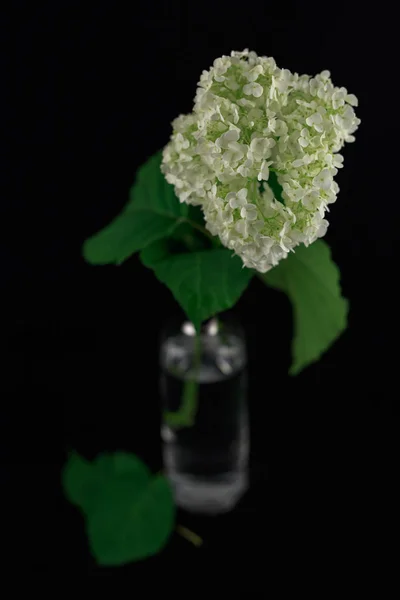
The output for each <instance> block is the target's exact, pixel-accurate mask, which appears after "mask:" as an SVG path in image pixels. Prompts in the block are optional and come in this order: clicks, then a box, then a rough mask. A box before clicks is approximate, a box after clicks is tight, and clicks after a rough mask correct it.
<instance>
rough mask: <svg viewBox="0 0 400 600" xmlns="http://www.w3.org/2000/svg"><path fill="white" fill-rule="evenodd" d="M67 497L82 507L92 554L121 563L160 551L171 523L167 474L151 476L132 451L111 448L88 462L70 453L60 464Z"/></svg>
mask: <svg viewBox="0 0 400 600" xmlns="http://www.w3.org/2000/svg"><path fill="white" fill-rule="evenodd" d="M63 485H64V490H65V494H66V496H67V498H68V499H69V500H70V501H71V502H73V503H74V504H77V505H78V506H79V507H80V508H81V510H82V511H83V512H84V513H85V516H86V519H87V523H86V525H87V533H88V538H89V544H90V548H91V550H92V552H93V555H94V556H95V558H96V559H97V561H98V562H99V564H101V565H110V566H111V565H119V564H125V563H126V562H129V561H133V560H138V559H140V558H145V557H146V556H149V555H151V554H154V553H155V552H158V551H159V550H160V549H161V548H162V547H163V546H164V544H165V543H166V542H167V540H168V537H169V535H170V534H171V532H172V529H173V527H174V520H175V506H174V500H173V496H172V491H171V489H170V486H169V483H168V481H167V479H166V478H165V477H163V476H161V475H156V476H153V475H152V474H151V473H150V471H149V469H148V468H147V467H146V465H145V464H144V463H143V462H142V461H141V460H140V459H139V458H138V457H137V456H135V455H134V454H128V453H126V452H115V453H114V454H102V455H99V456H98V457H97V458H96V459H95V460H94V461H93V462H89V461H87V460H85V459H84V458H82V457H80V456H79V455H78V454H72V455H71V456H70V458H69V460H68V462H67V464H66V466H65V468H64V472H63Z"/></svg>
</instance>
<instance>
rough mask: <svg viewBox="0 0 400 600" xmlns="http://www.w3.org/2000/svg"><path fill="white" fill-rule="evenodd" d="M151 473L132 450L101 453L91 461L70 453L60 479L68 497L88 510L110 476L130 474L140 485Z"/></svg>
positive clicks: (136, 483) (110, 479)
mask: <svg viewBox="0 0 400 600" xmlns="http://www.w3.org/2000/svg"><path fill="white" fill-rule="evenodd" d="M150 476H151V473H150V471H149V469H148V468H147V466H146V465H145V464H144V463H143V462H142V461H141V460H140V459H139V458H138V457H137V456H135V455H134V454H127V453H125V452H115V453H114V454H101V455H99V456H98V457H97V458H96V460H95V461H94V462H93V463H91V462H89V461H88V460H86V459H84V458H82V457H81V456H79V455H78V454H76V453H73V454H72V455H71V456H70V457H69V460H68V462H67V463H66V465H65V467H64V471H63V477H62V479H63V487H64V491H65V495H66V497H67V498H68V500H69V501H70V502H72V503H73V504H76V505H78V506H79V507H80V508H81V510H82V511H83V512H84V513H86V514H88V513H90V511H91V510H93V508H94V507H95V505H96V501H97V496H98V494H99V493H100V491H101V490H102V489H103V488H104V486H107V485H109V484H110V482H112V481H113V480H115V479H117V478H121V477H129V479H130V480H131V481H132V482H133V483H134V484H135V485H137V487H138V488H140V487H142V486H143V485H144V484H146V483H147V481H148V480H149V478H150Z"/></svg>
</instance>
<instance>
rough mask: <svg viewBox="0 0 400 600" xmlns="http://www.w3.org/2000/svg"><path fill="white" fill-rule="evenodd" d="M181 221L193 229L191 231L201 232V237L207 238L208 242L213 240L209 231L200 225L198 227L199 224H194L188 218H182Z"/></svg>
mask: <svg viewBox="0 0 400 600" xmlns="http://www.w3.org/2000/svg"><path fill="white" fill-rule="evenodd" d="M182 221H183V222H185V223H188V224H189V225H190V226H191V227H193V229H197V231H201V233H202V234H203V235H205V236H206V237H208V238H209V239H210V240H212V239H213V238H214V236H213V235H211V233H210V232H209V231H207V229H206V228H205V227H202V226H201V225H199V223H196V221H192V219H189V218H188V217H182Z"/></svg>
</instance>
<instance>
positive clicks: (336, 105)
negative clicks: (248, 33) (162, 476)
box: [161, 50, 360, 273]
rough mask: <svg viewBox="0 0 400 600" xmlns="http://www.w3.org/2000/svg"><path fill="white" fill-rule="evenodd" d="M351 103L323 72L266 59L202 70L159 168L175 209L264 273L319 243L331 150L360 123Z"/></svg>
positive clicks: (249, 56) (330, 193)
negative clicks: (196, 212)
mask: <svg viewBox="0 0 400 600" xmlns="http://www.w3.org/2000/svg"><path fill="white" fill-rule="evenodd" d="M357 105H358V101H357V98H356V97H355V96H354V95H353V94H349V93H348V92H347V90H346V88H343V87H342V88H337V87H334V85H333V84H332V81H331V79H330V73H329V71H323V72H322V73H320V74H319V75H316V76H315V77H309V76H308V75H301V76H299V75H298V74H297V73H295V74H293V73H291V72H290V71H288V70H287V69H280V68H279V67H277V65H276V63H275V61H274V59H273V58H267V57H263V56H257V54H256V53H255V52H249V51H248V50H244V51H243V52H232V53H231V56H222V57H221V58H217V59H216V60H215V61H214V64H213V66H212V67H211V68H210V70H209V71H203V73H202V75H201V78H200V81H199V84H198V88H197V93H196V97H195V101H194V109H193V112H192V113H191V114H189V115H181V116H179V117H178V118H177V119H175V121H174V122H173V134H172V136H171V140H170V142H169V143H168V144H167V146H166V147H165V148H164V152H163V161H162V167H161V168H162V171H163V173H164V174H165V177H166V179H167V181H168V182H169V183H171V184H173V185H174V186H175V192H176V194H177V196H178V197H179V199H180V201H181V202H186V203H188V204H194V205H200V206H201V207H202V210H203V212H204V217H205V221H206V227H207V229H208V230H209V231H210V232H211V233H212V234H213V235H217V236H219V238H220V240H221V242H222V244H223V245H224V246H226V247H227V248H230V249H232V250H233V251H234V252H235V253H236V254H237V255H239V256H240V257H241V258H242V260H243V263H244V265H245V266H247V267H250V268H254V269H257V270H258V271H260V272H263V273H264V272H266V271H268V270H269V269H271V267H273V266H275V265H277V264H278V262H279V261H280V260H281V259H282V258H285V257H286V256H287V255H288V253H289V252H290V251H292V250H293V249H294V248H295V247H296V246H297V245H298V244H301V243H303V244H305V245H309V244H311V243H312V242H314V241H315V240H316V239H317V238H318V237H322V236H324V235H325V233H326V230H327V227H328V221H327V220H326V219H325V218H324V217H325V213H326V212H327V211H328V210H329V209H328V205H329V204H331V203H333V202H335V201H336V197H337V194H338V192H339V187H338V185H337V183H336V182H335V181H334V177H335V175H336V174H337V172H338V169H340V168H341V167H342V166H343V156H342V155H341V154H339V152H340V150H341V149H342V147H343V146H344V144H345V142H353V141H354V139H355V138H354V135H353V134H354V132H355V131H356V130H357V128H358V126H359V124H360V120H359V119H358V118H357V117H356V115H355V112H354V108H353V107H356V106H357ZM273 179H274V180H275V182H277V183H278V184H279V186H280V187H281V189H282V194H281V195H280V194H278V195H279V196H280V197H277V196H276V194H277V192H276V189H277V187H279V186H276V185H274V182H273ZM274 189H275V192H274Z"/></svg>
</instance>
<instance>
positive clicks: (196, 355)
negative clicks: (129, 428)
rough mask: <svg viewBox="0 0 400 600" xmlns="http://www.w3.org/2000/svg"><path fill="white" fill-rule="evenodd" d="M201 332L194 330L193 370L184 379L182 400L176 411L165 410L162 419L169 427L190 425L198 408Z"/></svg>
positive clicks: (192, 423)
mask: <svg viewBox="0 0 400 600" xmlns="http://www.w3.org/2000/svg"><path fill="white" fill-rule="evenodd" d="M200 336H201V334H200V332H198V331H196V336H195V338H194V340H193V344H194V347H193V372H192V373H191V375H190V376H189V378H188V379H185V380H184V384H183V394H182V402H181V405H180V407H179V409H178V410H177V411H174V412H172V411H165V412H164V415H163V416H164V420H165V422H166V423H167V424H168V425H170V426H171V427H175V428H179V427H192V426H193V425H194V420H195V417H196V414H197V409H198V396H199V382H198V374H199V369H200V365H201V337H200Z"/></svg>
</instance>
